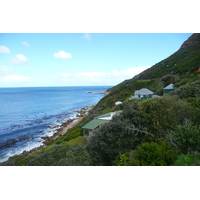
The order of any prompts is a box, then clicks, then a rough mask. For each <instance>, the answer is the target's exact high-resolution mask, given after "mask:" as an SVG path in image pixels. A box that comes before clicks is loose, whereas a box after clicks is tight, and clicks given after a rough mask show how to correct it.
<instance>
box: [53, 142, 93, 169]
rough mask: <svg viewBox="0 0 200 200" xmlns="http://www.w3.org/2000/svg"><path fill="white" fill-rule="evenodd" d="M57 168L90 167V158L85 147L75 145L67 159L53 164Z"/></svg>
mask: <svg viewBox="0 0 200 200" xmlns="http://www.w3.org/2000/svg"><path fill="white" fill-rule="evenodd" d="M52 165H54V166H55V165H57V166H89V165H90V157H89V154H88V153H87V151H86V148H85V145H83V144H79V145H74V146H73V147H72V148H71V149H70V150H68V151H67V152H66V157H65V158H63V159H61V160H59V161H58V162H56V163H54V164H52Z"/></svg>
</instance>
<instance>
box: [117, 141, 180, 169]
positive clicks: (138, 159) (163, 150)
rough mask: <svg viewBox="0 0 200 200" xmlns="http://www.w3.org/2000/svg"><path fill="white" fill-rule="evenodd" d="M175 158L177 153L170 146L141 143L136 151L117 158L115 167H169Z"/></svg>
mask: <svg viewBox="0 0 200 200" xmlns="http://www.w3.org/2000/svg"><path fill="white" fill-rule="evenodd" d="M177 157H178V151H177V150H175V149H174V148H173V147H172V146H171V145H167V144H157V143H143V144H142V145H141V146H139V147H138V149H137V150H135V151H131V152H130V153H125V154H123V155H120V156H118V157H117V159H116V165H118V166H124V165H132V166H169V165H172V164H173V162H174V161H175V160H176V159H177Z"/></svg>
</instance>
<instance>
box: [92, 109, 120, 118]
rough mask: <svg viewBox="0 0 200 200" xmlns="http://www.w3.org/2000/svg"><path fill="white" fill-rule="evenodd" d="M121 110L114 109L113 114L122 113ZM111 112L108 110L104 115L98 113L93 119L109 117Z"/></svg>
mask: <svg viewBox="0 0 200 200" xmlns="http://www.w3.org/2000/svg"><path fill="white" fill-rule="evenodd" d="M122 111H123V110H118V111H115V114H116V115H119V114H120V113H122ZM111 113H112V112H109V113H106V114H104V115H99V116H97V117H95V119H99V118H103V117H110V115H111Z"/></svg>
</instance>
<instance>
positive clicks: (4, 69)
mask: <svg viewBox="0 0 200 200" xmlns="http://www.w3.org/2000/svg"><path fill="white" fill-rule="evenodd" d="M12 72H13V70H12V69H9V68H7V67H4V66H1V65H0V76H5V75H7V74H10V73H12Z"/></svg>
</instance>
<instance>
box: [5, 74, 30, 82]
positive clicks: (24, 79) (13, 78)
mask: <svg viewBox="0 0 200 200" xmlns="http://www.w3.org/2000/svg"><path fill="white" fill-rule="evenodd" d="M30 80H31V78H30V77H26V76H19V75H12V74H10V75H7V76H5V77H4V78H3V82H6V83H8V82H28V81H30Z"/></svg>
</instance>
